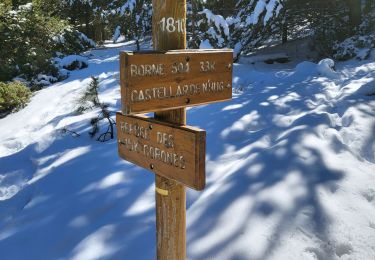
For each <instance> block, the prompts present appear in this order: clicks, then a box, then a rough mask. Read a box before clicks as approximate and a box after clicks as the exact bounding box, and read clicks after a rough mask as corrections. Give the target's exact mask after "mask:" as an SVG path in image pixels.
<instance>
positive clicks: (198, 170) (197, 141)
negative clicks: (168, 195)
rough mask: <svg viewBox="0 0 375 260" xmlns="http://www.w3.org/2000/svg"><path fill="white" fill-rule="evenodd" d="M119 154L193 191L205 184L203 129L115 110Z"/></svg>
mask: <svg viewBox="0 0 375 260" xmlns="http://www.w3.org/2000/svg"><path fill="white" fill-rule="evenodd" d="M116 122H117V136H118V149H119V154H120V157H122V158H123V159H125V160H127V161H130V162H132V163H134V164H136V165H139V166H141V167H143V168H146V169H148V170H151V171H152V172H154V173H155V174H158V175H161V176H164V177H167V178H169V179H173V180H175V181H178V182H180V183H182V184H184V185H186V186H188V187H190V188H193V189H195V190H202V189H203V188H204V186H205V181H206V178H205V157H206V132H205V131H204V130H201V129H197V128H194V127H189V126H176V125H172V124H168V123H164V122H163V123H162V122H158V121H156V120H154V119H151V118H147V117H143V116H125V115H122V114H121V113H117V118H116Z"/></svg>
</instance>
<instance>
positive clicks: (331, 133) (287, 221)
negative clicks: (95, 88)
mask: <svg viewBox="0 0 375 260" xmlns="http://www.w3.org/2000/svg"><path fill="white" fill-rule="evenodd" d="M125 49H126V50H134V49H135V45H134V44H125V43H124V44H116V45H113V44H112V45H111V48H108V49H101V50H93V51H91V52H90V53H87V54H86V55H87V56H89V57H90V59H89V60H88V61H87V62H88V64H89V67H88V68H86V69H83V70H80V71H72V72H71V74H70V77H69V78H68V79H66V80H65V81H62V82H59V83H55V84H52V85H51V86H49V87H48V88H45V89H42V90H40V91H38V92H36V93H35V95H34V96H33V97H32V100H31V102H30V104H29V105H28V106H27V107H26V108H25V109H23V110H21V111H19V112H17V113H14V114H11V115H9V116H7V117H6V118H3V119H1V120H0V132H1V135H0V252H1V255H2V256H1V257H2V259H124V258H126V259H155V243H156V241H155V204H154V203H155V202H154V176H153V175H152V174H150V173H148V172H147V171H146V170H143V169H141V168H139V167H136V166H134V165H132V164H130V163H128V162H126V161H123V160H121V159H120V158H119V157H118V154H117V144H116V140H112V141H109V142H107V143H99V142H96V141H95V140H92V139H90V138H89V135H88V132H89V131H90V125H89V122H90V119H91V118H92V117H93V115H95V113H96V111H91V112H89V113H87V114H83V115H78V114H76V113H75V112H74V111H75V109H76V107H77V100H78V99H79V97H80V96H81V95H82V93H83V92H84V91H85V88H86V86H87V85H88V84H89V82H90V77H91V76H95V77H98V78H99V81H100V96H99V98H100V100H101V101H102V102H105V103H108V104H109V105H110V110H111V111H113V112H114V111H118V110H119V109H120V89H119V72H118V64H119V59H118V52H119V51H120V50H125ZM332 62H333V61H331V60H322V61H321V62H319V63H318V64H315V63H311V62H303V63H300V64H298V66H296V67H295V68H291V67H289V65H287V64H286V65H284V64H283V65H281V64H278V65H277V66H276V65H268V64H263V65H260V64H256V65H251V64H243V63H240V64H235V66H234V78H233V82H234V88H235V89H234V93H233V96H234V97H233V100H232V101H229V102H224V103H217V104H212V105H207V106H200V107H195V108H191V109H189V111H188V124H189V125H194V126H199V127H200V128H203V129H206V131H207V157H206V172H207V187H206V189H205V190H204V191H203V192H195V191H192V190H188V194H187V257H188V259H259V260H260V259H292V260H293V259H296V260H297V259H337V260H338V259H374V258H375V246H374V245H375V188H374V187H375V175H374V174H375V110H374V107H375V96H374V94H375V84H374V83H375V56H371V57H370V59H369V60H365V61H348V62H345V63H336V64H334V63H332ZM282 66H284V67H282ZM333 67H334V68H335V70H333ZM64 128H66V129H69V130H71V131H75V132H77V133H79V134H80V137H74V136H72V135H70V134H69V133H67V132H63V131H62V129H64Z"/></svg>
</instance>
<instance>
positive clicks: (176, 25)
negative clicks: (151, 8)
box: [160, 17, 186, 33]
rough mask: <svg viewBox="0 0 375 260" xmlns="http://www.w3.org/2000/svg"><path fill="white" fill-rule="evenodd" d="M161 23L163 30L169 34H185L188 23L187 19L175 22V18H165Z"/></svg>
mask: <svg viewBox="0 0 375 260" xmlns="http://www.w3.org/2000/svg"><path fill="white" fill-rule="evenodd" d="M160 23H161V29H162V31H163V32H165V31H167V32H169V33H174V32H176V31H177V32H179V33H184V32H185V27H186V21H185V19H179V20H177V21H176V20H175V19H174V18H173V17H169V18H166V17H163V19H161V21H160Z"/></svg>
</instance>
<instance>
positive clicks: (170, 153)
mask: <svg viewBox="0 0 375 260" xmlns="http://www.w3.org/2000/svg"><path fill="white" fill-rule="evenodd" d="M153 7H154V15H153V43H154V48H155V52H126V51H125V52H121V54H120V75H121V77H120V78H121V80H120V81H121V100H122V112H119V113H117V117H116V125H117V136H118V149H119V155H120V157H121V158H123V159H125V160H127V161H129V162H132V163H134V164H136V165H138V166H141V167H143V168H145V169H148V170H150V171H151V172H153V173H154V174H155V176H156V177H155V178H156V179H155V184H156V188H155V198H156V232H157V234H156V236H157V259H159V260H180V259H182V260H183V259H185V258H186V191H185V187H189V188H192V189H195V190H198V191H201V190H203V189H204V187H205V184H206V173H205V154H206V131H205V130H203V129H198V128H195V127H190V126H186V125H185V124H186V109H185V107H190V106H198V105H203V104H210V103H214V102H221V101H226V100H230V99H231V98H232V68H233V51H232V50H184V49H185V48H186V0H153ZM178 49H180V50H178ZM168 50H170V51H168ZM155 111H157V112H155ZM147 112H155V118H148V117H147V116H144V115H140V114H144V113H147Z"/></svg>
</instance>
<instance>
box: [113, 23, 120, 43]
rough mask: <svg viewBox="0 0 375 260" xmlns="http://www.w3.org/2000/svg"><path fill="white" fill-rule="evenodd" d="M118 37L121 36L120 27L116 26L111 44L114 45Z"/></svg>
mask: <svg viewBox="0 0 375 260" xmlns="http://www.w3.org/2000/svg"><path fill="white" fill-rule="evenodd" d="M120 36H121V26H120V25H118V26H117V27H116V29H115V32H114V33H113V37H112V41H113V43H116V42H117V40H118V39H119V38H120Z"/></svg>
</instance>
